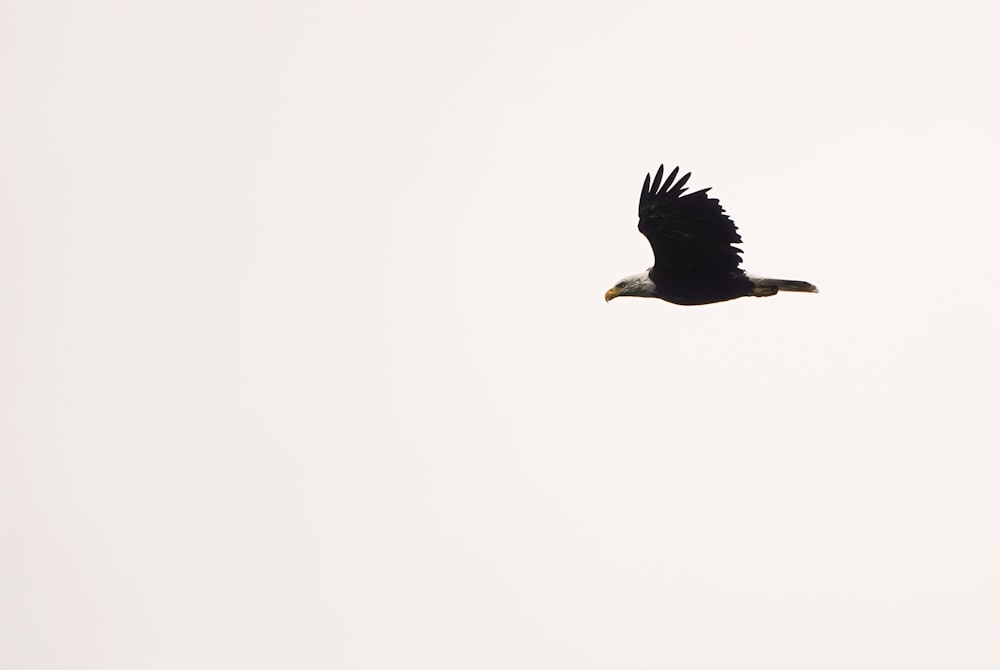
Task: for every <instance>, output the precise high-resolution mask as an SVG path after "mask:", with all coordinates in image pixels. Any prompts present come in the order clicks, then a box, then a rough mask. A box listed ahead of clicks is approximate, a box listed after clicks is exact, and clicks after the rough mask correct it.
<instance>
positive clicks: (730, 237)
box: [639, 165, 745, 288]
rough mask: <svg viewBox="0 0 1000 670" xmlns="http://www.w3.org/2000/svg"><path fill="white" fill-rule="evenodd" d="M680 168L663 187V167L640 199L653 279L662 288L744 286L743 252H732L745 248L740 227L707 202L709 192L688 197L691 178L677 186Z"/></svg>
mask: <svg viewBox="0 0 1000 670" xmlns="http://www.w3.org/2000/svg"><path fill="white" fill-rule="evenodd" d="M677 172H678V168H674V170H673V172H671V173H670V175H669V176H668V177H667V180H666V181H665V182H663V184H662V186H661V184H660V180H661V179H662V178H663V166H662V165H661V166H660V169H659V170H657V171H656V177H655V178H654V179H653V180H652V184H651V183H650V176H649V175H648V174H647V175H646V182H645V183H644V184H643V185H642V194H641V195H640V196H639V232H640V233H642V234H643V235H645V236H646V239H648V240H649V243H650V245H652V247H653V254H654V256H655V257H656V260H655V263H654V265H653V268H652V272H651V277H652V279H653V281H654V282H656V283H657V284H658V285H673V286H676V287H677V288H681V287H682V286H685V285H700V286H702V287H703V288H708V285H712V284H716V285H719V284H725V283H731V282H733V281H734V280H737V279H739V280H743V281H745V275H744V274H743V271H742V270H740V269H739V265H740V262H741V261H742V258H741V257H740V254H741V253H742V251H741V250H740V249H737V248H736V247H734V246H732V245H733V244H735V243H737V242H742V241H743V240H742V239H741V238H740V235H739V233H737V232H736V225H735V224H734V223H733V221H732V219H730V218H729V217H728V216H727V215H726V212H725V210H723V209H722V206H721V205H719V201H718V200H716V199H715V198H709V197H708V190H709V189H707V188H706V189H702V190H700V191H695V192H694V193H688V194H687V195H684V192H685V191H686V190H687V189H685V188H684V185H685V184H686V183H687V181H688V179H689V178H690V177H691V173H690V172H689V173H688V174H686V175H684V176H683V177H681V178H680V179H679V180H678V181H677V183H676V184H675V183H674V178H675V177H676V176H677Z"/></svg>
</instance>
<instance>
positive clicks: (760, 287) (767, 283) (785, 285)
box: [750, 277, 819, 297]
mask: <svg viewBox="0 0 1000 670" xmlns="http://www.w3.org/2000/svg"><path fill="white" fill-rule="evenodd" d="M750 281H752V282H753V295H755V296H757V297H763V296H767V295H774V294H775V293H777V292H778V291H798V292H799V293H819V289H818V288H816V287H815V286H813V285H812V284H810V283H809V282H807V281H796V280H794V279H770V278H768V277H750Z"/></svg>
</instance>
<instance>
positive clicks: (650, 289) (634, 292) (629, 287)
mask: <svg viewBox="0 0 1000 670" xmlns="http://www.w3.org/2000/svg"><path fill="white" fill-rule="evenodd" d="M623 295H625V296H629V295H630V296H635V297H638V298H655V297H656V284H654V283H653V280H652V279H650V278H649V270H646V271H645V272H640V273H639V274H637V275H632V276H631V277H625V279H622V280H621V281H620V282H618V283H617V284H615V285H614V286H612V287H611V288H609V289H608V292H607V293H605V294H604V300H605V301H606V302H610V301H612V300H614V299H615V298H618V297H620V296H623Z"/></svg>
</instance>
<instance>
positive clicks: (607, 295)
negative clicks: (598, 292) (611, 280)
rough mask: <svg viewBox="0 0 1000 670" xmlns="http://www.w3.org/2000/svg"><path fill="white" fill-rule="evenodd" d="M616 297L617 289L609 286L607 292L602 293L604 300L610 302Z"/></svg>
mask: <svg viewBox="0 0 1000 670" xmlns="http://www.w3.org/2000/svg"><path fill="white" fill-rule="evenodd" d="M617 297H618V291H616V290H614V289H613V288H609V289H608V292H607V293H605V294H604V302H611V301H612V300H614V299H615V298H617Z"/></svg>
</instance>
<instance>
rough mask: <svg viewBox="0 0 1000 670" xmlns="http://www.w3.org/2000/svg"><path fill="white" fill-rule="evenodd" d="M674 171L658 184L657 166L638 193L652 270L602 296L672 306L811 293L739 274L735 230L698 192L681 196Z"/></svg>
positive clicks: (802, 285)
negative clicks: (649, 299)
mask: <svg viewBox="0 0 1000 670" xmlns="http://www.w3.org/2000/svg"><path fill="white" fill-rule="evenodd" d="M678 171H679V168H674V170H673V172H671V173H670V175H669V176H668V177H667V179H666V181H663V182H662V186H661V181H662V179H663V166H662V165H661V166H660V169H659V170H657V171H656V177H655V178H653V179H652V183H650V176H649V174H646V181H645V182H644V183H643V185H642V193H640V194H639V232H640V233H642V234H643V235H645V236H646V239H648V240H649V244H650V245H651V246H652V247H653V256H654V261H653V267H651V268H649V269H648V270H646V271H645V272H640V273H639V274H636V275H632V276H631V277H625V278H624V279H622V280H621V281H620V282H618V283H617V284H615V285H614V286H613V287H612V288H610V289H608V292H607V293H605V294H604V299H605V300H606V301H610V300H613V299H615V298H617V297H619V296H636V297H640V298H660V299H661V300H666V301H667V302H672V303H674V304H676V305H707V304H709V303H713V302H722V301H724V300H732V299H733V298H742V297H744V296H751V295H752V296H758V297H761V296H768V295H774V294H775V293H777V292H778V291H799V292H806V293H816V292H817V289H816V287H815V286H813V285H812V284H810V283H809V282H804V281H793V280H790V279H768V278H765V277H754V276H753V275H748V274H747V273H745V272H744V271H743V270H742V269H740V262H741V261H742V260H743V259H742V258H740V254H741V253H743V252H742V250H740V249H737V248H736V247H734V246H732V245H733V244H735V243H738V242H742V241H743V240H742V239H741V238H740V235H739V233H737V232H736V225H735V224H734V223H733V221H732V219H730V218H729V217H728V216H727V215H726V212H725V210H724V209H722V207H721V206H720V205H719V201H718V200H716V199H715V198H709V197H708V191H709V189H707V188H704V189H702V190H700V191H695V192H694V193H688V194H687V195H684V192H685V191H686V190H687V189H686V188H684V185H685V184H686V183H687V182H688V179H690V177H691V173H690V172H689V173H687V174H686V175H684V176H683V177H681V178H680V179H679V180H678V181H677V183H676V184H675V183H674V178H675V177H676V176H677V172H678Z"/></svg>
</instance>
